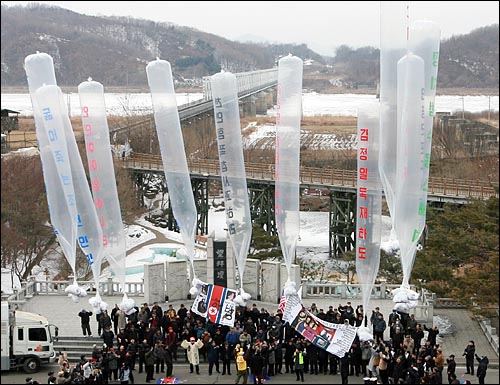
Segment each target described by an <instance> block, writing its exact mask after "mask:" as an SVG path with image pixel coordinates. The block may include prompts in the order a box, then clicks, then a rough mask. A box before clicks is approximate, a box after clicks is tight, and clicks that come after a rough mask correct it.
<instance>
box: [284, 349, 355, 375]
mask: <svg viewBox="0 0 500 385" xmlns="http://www.w3.org/2000/svg"><path fill="white" fill-rule="evenodd" d="M293 362H294V371H295V375H296V376H297V381H299V379H300V381H302V382H304V353H302V350H300V349H299V348H295V353H293ZM347 368H348V369H349V365H348V366H347Z"/></svg>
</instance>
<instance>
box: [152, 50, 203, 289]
mask: <svg viewBox="0 0 500 385" xmlns="http://www.w3.org/2000/svg"><path fill="white" fill-rule="evenodd" d="M146 73H147V76H148V83H149V89H150V91H151V98H152V100H153V109H154V117H155V123H156V131H157V133H158V142H159V143H160V151H161V157H162V161H163V169H164V170H165V177H166V179H167V187H168V194H169V196H170V202H171V204H172V211H173V213H174V216H175V219H176V221H177V223H178V225H179V229H180V231H181V235H182V240H183V241H184V245H185V247H186V251H187V253H186V254H187V258H188V260H189V262H190V265H191V268H192V270H193V278H196V273H195V271H194V261H193V259H194V239H195V235H196V225H197V217H198V216H197V211H196V205H195V202H194V196H193V188H192V186H191V178H190V176H189V169H188V164H187V160H186V152H185V149H184V140H183V138H182V130H181V124H180V120H179V112H178V109H177V101H176V97H175V91H174V82H173V79H172V69H171V67H170V63H169V62H168V61H166V60H160V59H157V60H155V61H152V62H150V63H149V64H148V65H147V67H146ZM187 273H188V275H187V277H188V280H190V276H191V275H190V270H189V265H188V266H187ZM193 281H194V279H193Z"/></svg>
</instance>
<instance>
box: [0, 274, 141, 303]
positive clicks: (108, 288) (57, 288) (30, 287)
mask: <svg viewBox="0 0 500 385" xmlns="http://www.w3.org/2000/svg"><path fill="white" fill-rule="evenodd" d="M71 284H73V280H68V281H38V280H36V279H35V278H34V277H31V278H30V280H29V281H27V282H23V283H22V285H21V288H20V289H14V293H13V294H11V295H10V296H9V297H8V298H7V300H8V301H9V302H11V303H25V302H26V300H28V299H30V298H33V297H34V296H35V295H67V293H66V292H65V290H66V288H67V287H68V286H69V285H71ZM78 285H79V286H82V287H85V288H86V289H87V292H88V293H89V294H92V293H95V292H96V287H95V282H94V281H79V282H78ZM125 293H127V295H130V296H134V297H138V296H144V282H126V283H125ZM99 294H101V295H104V296H113V295H121V294H122V292H121V291H120V290H119V284H118V283H117V282H113V279H112V278H108V280H107V281H104V282H99Z"/></svg>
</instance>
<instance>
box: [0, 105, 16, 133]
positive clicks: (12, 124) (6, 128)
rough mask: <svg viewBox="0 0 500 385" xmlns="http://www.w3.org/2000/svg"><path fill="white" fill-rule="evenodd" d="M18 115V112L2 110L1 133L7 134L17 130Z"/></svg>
mask: <svg viewBox="0 0 500 385" xmlns="http://www.w3.org/2000/svg"><path fill="white" fill-rule="evenodd" d="M19 113H20V112H19V111H14V110H9V109H7V108H3V109H2V112H1V116H2V133H5V132H7V133H9V132H11V131H13V130H18V129H19V120H18V116H19Z"/></svg>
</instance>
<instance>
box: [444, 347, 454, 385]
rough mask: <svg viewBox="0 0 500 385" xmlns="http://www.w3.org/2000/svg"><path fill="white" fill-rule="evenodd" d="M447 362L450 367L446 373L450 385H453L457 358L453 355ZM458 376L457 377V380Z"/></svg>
mask: <svg viewBox="0 0 500 385" xmlns="http://www.w3.org/2000/svg"><path fill="white" fill-rule="evenodd" d="M446 362H447V363H448V367H447V369H446V372H447V373H448V384H451V382H452V381H453V375H454V374H455V370H457V363H456V361H455V356H454V355H453V354H451V355H450V356H449V357H448V358H447V359H446ZM456 378H457V376H455V379H456Z"/></svg>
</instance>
